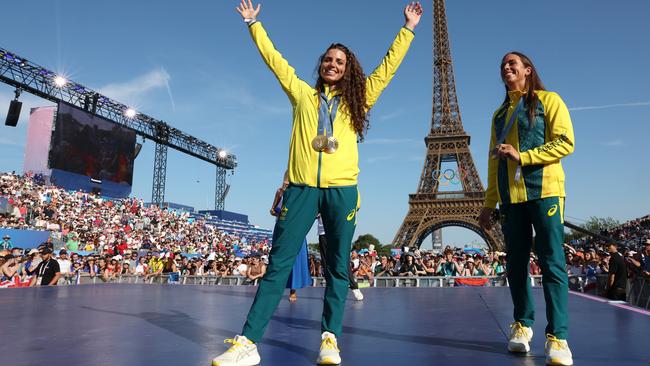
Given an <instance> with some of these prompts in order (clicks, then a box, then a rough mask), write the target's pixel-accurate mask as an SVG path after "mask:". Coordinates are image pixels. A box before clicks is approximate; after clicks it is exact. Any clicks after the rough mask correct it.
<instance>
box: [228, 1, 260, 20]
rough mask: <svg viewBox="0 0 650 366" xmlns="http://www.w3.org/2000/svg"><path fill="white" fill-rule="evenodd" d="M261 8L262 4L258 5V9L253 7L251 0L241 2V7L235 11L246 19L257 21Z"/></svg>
mask: <svg viewBox="0 0 650 366" xmlns="http://www.w3.org/2000/svg"><path fill="white" fill-rule="evenodd" d="M261 6H262V4H257V7H253V3H252V2H251V0H248V1H246V0H241V3H240V4H239V6H238V7H236V8H235V9H236V10H237V12H238V13H239V14H241V17H242V18H244V19H256V18H257V14H259V13H260V7H261Z"/></svg>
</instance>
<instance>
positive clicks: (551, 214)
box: [546, 205, 557, 217]
mask: <svg viewBox="0 0 650 366" xmlns="http://www.w3.org/2000/svg"><path fill="white" fill-rule="evenodd" d="M556 212H557V205H553V206H551V208H549V209H548V212H547V213H546V214H547V215H548V217H551V216H553V215H555V213H556Z"/></svg>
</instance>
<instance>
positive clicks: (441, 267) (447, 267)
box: [436, 248, 458, 276]
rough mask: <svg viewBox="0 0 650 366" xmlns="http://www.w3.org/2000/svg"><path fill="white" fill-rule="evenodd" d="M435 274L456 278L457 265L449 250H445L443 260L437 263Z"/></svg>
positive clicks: (451, 251)
mask: <svg viewBox="0 0 650 366" xmlns="http://www.w3.org/2000/svg"><path fill="white" fill-rule="evenodd" d="M436 273H437V274H439V275H441V276H458V265H457V264H456V259H455V258H454V252H453V250H451V248H446V249H445V252H444V258H443V259H442V260H440V262H438V268H437V269H436Z"/></svg>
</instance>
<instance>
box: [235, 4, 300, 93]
mask: <svg viewBox="0 0 650 366" xmlns="http://www.w3.org/2000/svg"><path fill="white" fill-rule="evenodd" d="M260 8H261V5H260V4H258V5H257V7H255V6H253V3H252V2H251V0H241V3H240V4H239V6H238V7H237V8H236V10H237V12H238V13H239V14H240V15H241V16H242V18H243V19H244V21H245V22H246V23H247V24H248V29H249V31H250V34H251V37H252V38H253V42H255V45H256V46H257V49H258V50H259V52H260V55H262V59H264V62H265V63H266V65H267V66H268V67H269V69H271V71H272V72H273V74H275V77H276V78H277V79H278V81H279V82H280V85H281V86H282V89H284V92H285V93H286V94H287V96H288V97H289V100H290V101H291V104H293V105H295V103H296V100H297V99H298V96H299V95H300V94H303V93H305V92H308V93H310V94H311V90H312V89H311V87H310V86H309V85H308V84H307V83H305V82H304V81H302V80H300V79H299V78H298V77H297V76H296V70H295V69H294V68H293V67H291V65H289V62H287V60H285V59H284V57H282V54H280V52H278V51H277V50H276V49H275V46H274V45H273V42H271V39H270V38H269V36H268V35H267V34H266V31H265V30H264V27H262V24H261V23H260V22H258V21H257V16H258V15H259V13H260Z"/></svg>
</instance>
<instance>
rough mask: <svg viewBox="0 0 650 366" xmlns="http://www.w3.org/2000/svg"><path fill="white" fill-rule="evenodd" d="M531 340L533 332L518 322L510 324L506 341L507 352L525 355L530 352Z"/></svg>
mask: <svg viewBox="0 0 650 366" xmlns="http://www.w3.org/2000/svg"><path fill="white" fill-rule="evenodd" d="M531 339H533V330H532V329H531V328H529V327H524V326H523V325H522V324H521V323H520V322H514V323H512V324H510V338H509V340H508V351H510V352H517V353H526V352H528V351H530V344H528V343H529V342H530V340H531Z"/></svg>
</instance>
